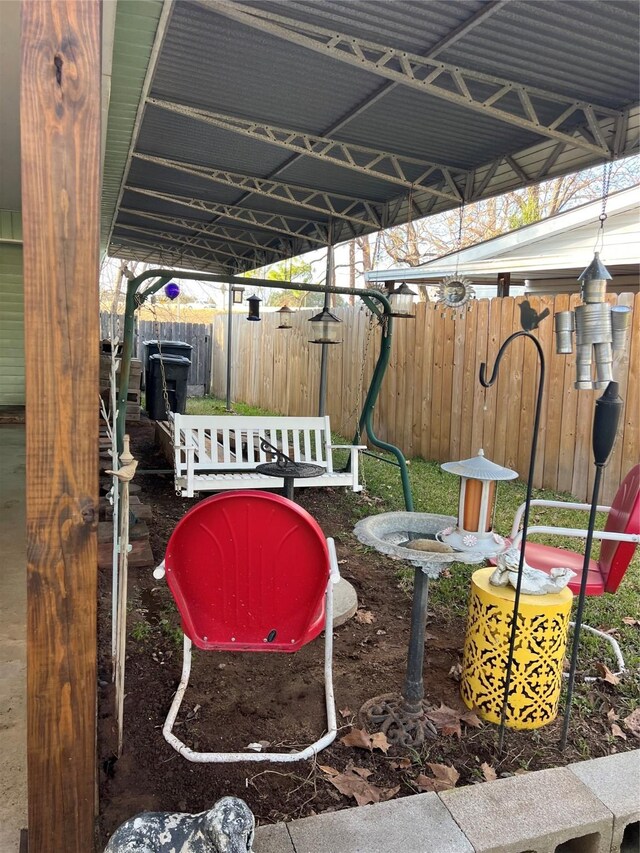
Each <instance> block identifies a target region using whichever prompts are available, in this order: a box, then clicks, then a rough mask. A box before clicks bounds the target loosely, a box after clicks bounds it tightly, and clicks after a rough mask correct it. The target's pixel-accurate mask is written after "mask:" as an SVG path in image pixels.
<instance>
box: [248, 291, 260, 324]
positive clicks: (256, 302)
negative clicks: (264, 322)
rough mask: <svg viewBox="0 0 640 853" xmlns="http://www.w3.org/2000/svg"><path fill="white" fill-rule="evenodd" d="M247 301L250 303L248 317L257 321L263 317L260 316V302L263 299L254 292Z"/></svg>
mask: <svg viewBox="0 0 640 853" xmlns="http://www.w3.org/2000/svg"><path fill="white" fill-rule="evenodd" d="M247 302H248V303H249V316H248V317H247V320H253V321H254V322H255V323H257V322H258V321H259V320H261V319H262V317H261V316H260V303H261V302H262V299H260V297H259V296H256V295H255V294H254V295H253V296H250V297H249V298H248V299H247Z"/></svg>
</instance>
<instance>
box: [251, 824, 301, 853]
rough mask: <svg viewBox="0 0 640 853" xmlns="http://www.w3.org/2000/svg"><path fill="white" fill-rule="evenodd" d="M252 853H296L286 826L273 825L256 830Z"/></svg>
mask: <svg viewBox="0 0 640 853" xmlns="http://www.w3.org/2000/svg"><path fill="white" fill-rule="evenodd" d="M253 853H296V851H295V848H294V846H293V844H292V843H291V838H290V837H289V833H288V832H287V827H286V824H284V823H274V824H273V825H271V826H260V827H258V829H256V836H255V839H254V841H253Z"/></svg>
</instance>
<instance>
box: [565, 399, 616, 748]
mask: <svg viewBox="0 0 640 853" xmlns="http://www.w3.org/2000/svg"><path fill="white" fill-rule="evenodd" d="M621 411H622V398H621V397H620V396H619V394H618V383H617V382H610V383H609V384H608V385H607V387H606V389H605V392H604V394H603V395H602V397H600V398H599V399H598V400H596V410H595V414H594V416H593V434H592V443H593V461H594V464H595V466H596V476H595V479H594V481H593V493H592V495H591V511H590V513H589V526H588V527H587V541H586V544H585V549H584V563H583V564H582V578H581V579H580V592H579V593H578V607H577V608H576V618H575V622H574V627H573V645H572V647H571V664H570V666H569V684H568V686H567V701H566V705H565V711H564V724H563V726H562V737H561V739H560V748H561V749H564V748H565V746H566V745H567V735H568V734H569V720H570V718H571V702H572V699H573V687H574V684H575V680H576V668H577V666H578V649H579V646H580V629H581V627H582V611H583V610H584V601H585V598H586V594H587V578H588V576H589V563H590V561H591V546H592V544H593V530H594V528H595V526H596V513H597V511H598V495H599V493H600V480H601V477H602V470H603V468H604V466H605V465H606V464H607V460H608V459H609V456H610V455H611V451H612V450H613V445H614V444H615V440H616V433H617V431H618V421H619V420H620V413H621Z"/></svg>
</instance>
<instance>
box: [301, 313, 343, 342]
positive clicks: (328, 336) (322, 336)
mask: <svg viewBox="0 0 640 853" xmlns="http://www.w3.org/2000/svg"><path fill="white" fill-rule="evenodd" d="M309 322H310V323H313V324H314V327H313V332H312V334H313V335H314V337H313V340H311V341H309V343H310V344H339V343H341V341H339V340H338V324H339V323H341V322H342V321H341V320H339V319H338V317H336V315H335V314H332V313H331V311H329V310H327V309H326V308H323V309H322V311H321V312H320V313H319V314H316V315H315V317H311V319H310V320H309Z"/></svg>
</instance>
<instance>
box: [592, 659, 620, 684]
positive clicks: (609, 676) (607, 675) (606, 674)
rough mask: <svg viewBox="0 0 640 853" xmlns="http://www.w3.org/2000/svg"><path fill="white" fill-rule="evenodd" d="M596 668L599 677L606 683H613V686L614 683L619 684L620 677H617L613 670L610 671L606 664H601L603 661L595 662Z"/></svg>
mask: <svg viewBox="0 0 640 853" xmlns="http://www.w3.org/2000/svg"><path fill="white" fill-rule="evenodd" d="M596 669H597V670H598V672H599V673H600V678H601V679H602V680H603V681H606V682H607V683H608V684H613V685H614V686H615V685H616V684H620V679H619V678H618V676H617V675H615V674H614V673H613V672H611V670H610V669H609V667H608V666H605V664H603V663H597V664H596Z"/></svg>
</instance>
